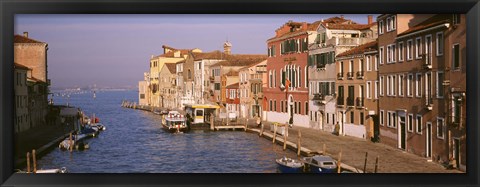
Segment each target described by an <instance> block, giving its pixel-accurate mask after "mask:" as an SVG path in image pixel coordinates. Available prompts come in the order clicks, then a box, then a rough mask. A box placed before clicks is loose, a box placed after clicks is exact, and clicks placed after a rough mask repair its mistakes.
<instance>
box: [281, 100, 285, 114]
mask: <svg viewBox="0 0 480 187" xmlns="http://www.w3.org/2000/svg"><path fill="white" fill-rule="evenodd" d="M280 112H285V111H284V106H283V101H280Z"/></svg>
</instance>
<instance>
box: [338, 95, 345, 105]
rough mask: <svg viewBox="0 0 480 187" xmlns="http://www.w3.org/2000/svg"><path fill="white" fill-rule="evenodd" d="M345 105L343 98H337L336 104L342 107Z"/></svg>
mask: <svg viewBox="0 0 480 187" xmlns="http://www.w3.org/2000/svg"><path fill="white" fill-rule="evenodd" d="M344 105H345V99H344V98H343V97H339V98H337V106H338V107H343V106H344Z"/></svg>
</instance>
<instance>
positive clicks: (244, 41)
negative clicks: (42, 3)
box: [15, 14, 378, 88]
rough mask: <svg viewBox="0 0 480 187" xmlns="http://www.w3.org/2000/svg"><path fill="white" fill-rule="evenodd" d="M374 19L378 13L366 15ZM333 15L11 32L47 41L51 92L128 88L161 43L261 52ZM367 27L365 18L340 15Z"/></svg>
mask: <svg viewBox="0 0 480 187" xmlns="http://www.w3.org/2000/svg"><path fill="white" fill-rule="evenodd" d="M371 15H373V16H374V20H375V18H376V16H378V14H371ZM332 16H340V15H338V14H335V15H333V14H305V15H303V14H294V15H280V14H279V15H234V14H229V15H194V14H183V15H179V14H178V15H168V14H161V15H153V14H152V15H133V14H129V15H101V14H83V15H81V14H66V15H61V14H41V15H40V14H17V15H16V16H15V33H16V34H22V33H23V32H28V33H29V34H28V35H29V37H30V38H32V39H35V40H39V41H42V42H46V43H48V48H49V50H48V73H49V74H48V76H49V78H50V79H51V82H52V87H53V88H72V87H86V86H92V85H94V84H95V85H96V86H97V87H99V88H101V87H112V88H125V87H131V88H134V87H136V86H137V85H138V81H140V80H143V72H147V71H148V70H149V62H150V61H149V59H150V57H151V55H160V54H163V49H162V45H168V46H171V47H174V48H179V49H191V48H199V49H201V50H202V51H204V52H209V51H213V50H221V51H223V43H224V42H225V41H226V40H228V41H229V42H230V43H231V44H232V53H234V54H266V52H267V46H266V40H267V39H269V38H271V37H273V36H274V35H275V30H276V29H278V28H279V27H280V26H282V25H283V24H284V23H286V22H288V21H289V20H293V21H297V22H303V21H305V22H308V23H312V22H315V21H318V20H321V19H326V18H329V17H332ZM344 17H345V18H347V19H351V20H353V21H355V22H357V23H367V14H365V15H360V14H345V15H344Z"/></svg>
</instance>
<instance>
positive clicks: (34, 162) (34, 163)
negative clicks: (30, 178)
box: [32, 149, 37, 173]
mask: <svg viewBox="0 0 480 187" xmlns="http://www.w3.org/2000/svg"><path fill="white" fill-rule="evenodd" d="M35 154H36V153H35V149H34V150H32V157H33V173H37V158H36V157H35Z"/></svg>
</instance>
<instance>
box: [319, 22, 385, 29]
mask: <svg viewBox="0 0 480 187" xmlns="http://www.w3.org/2000/svg"><path fill="white" fill-rule="evenodd" d="M375 25H377V22H374V23H371V24H326V25H325V27H326V28H328V29H338V30H365V29H369V28H370V27H373V26H375Z"/></svg>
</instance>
